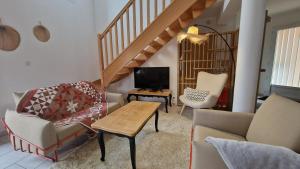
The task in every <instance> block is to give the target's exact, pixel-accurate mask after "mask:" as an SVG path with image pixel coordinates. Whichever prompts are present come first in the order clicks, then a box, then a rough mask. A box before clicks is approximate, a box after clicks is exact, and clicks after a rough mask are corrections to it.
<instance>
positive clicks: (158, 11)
mask: <svg viewBox="0 0 300 169" xmlns="http://www.w3.org/2000/svg"><path fill="white" fill-rule="evenodd" d="M153 1H154V2H153ZM153 1H150V0H130V1H129V2H128V3H127V4H126V5H125V7H124V8H123V9H122V10H121V12H120V13H119V14H118V15H117V16H116V18H115V19H114V20H113V21H112V22H111V24H110V25H109V26H108V27H107V28H106V30H105V31H104V32H103V33H101V34H98V47H99V54H100V73H101V80H98V81H97V84H101V86H102V87H104V88H106V87H108V86H109V85H110V84H111V83H114V82H117V81H119V80H121V79H123V78H124V77H126V76H128V75H129V74H130V73H131V72H132V71H133V68H135V67H139V66H141V65H142V64H143V63H145V62H146V61H147V60H148V59H149V58H150V57H151V56H153V55H154V54H155V53H156V52H158V51H159V50H160V49H161V48H162V47H163V46H164V45H165V44H166V43H167V42H168V41H170V40H171V39H172V38H173V37H175V36H176V35H177V33H179V32H180V31H181V30H182V29H183V28H186V27H187V26H188V24H189V23H190V22H191V21H192V20H193V19H195V18H197V17H199V16H200V15H201V14H202V13H203V11H204V10H205V9H206V8H208V7H210V6H211V5H212V4H213V3H214V2H215V0H170V2H169V3H167V1H166V0H153ZM151 2H152V3H154V4H150V3H151ZM137 6H138V7H137ZM145 9H146V10H145ZM137 12H139V16H137ZM151 17H152V20H151ZM137 20H138V21H137ZM144 22H145V24H144ZM124 23H126V24H124ZM137 27H139V28H138V29H137Z"/></svg>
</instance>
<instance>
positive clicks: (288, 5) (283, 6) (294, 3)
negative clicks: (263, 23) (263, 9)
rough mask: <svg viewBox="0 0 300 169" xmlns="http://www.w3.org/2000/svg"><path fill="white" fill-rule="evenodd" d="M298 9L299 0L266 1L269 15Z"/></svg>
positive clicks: (299, 5)
mask: <svg viewBox="0 0 300 169" xmlns="http://www.w3.org/2000/svg"><path fill="white" fill-rule="evenodd" d="M297 8H300V0H267V9H268V10H269V14H270V15H274V14H278V13H282V12H286V11H290V10H295V9H297Z"/></svg>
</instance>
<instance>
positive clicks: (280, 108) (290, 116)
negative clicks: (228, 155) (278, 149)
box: [246, 94, 300, 153]
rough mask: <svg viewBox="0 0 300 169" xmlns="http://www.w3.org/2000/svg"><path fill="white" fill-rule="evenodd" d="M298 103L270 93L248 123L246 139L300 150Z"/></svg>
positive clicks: (299, 111) (299, 107)
mask: <svg viewBox="0 0 300 169" xmlns="http://www.w3.org/2000/svg"><path fill="white" fill-rule="evenodd" d="M299 120H300V103H297V102H294V101H292V100H289V99H287V98H284V97H281V96H278V95H275V94H273V95H271V96H270V97H269V98H268V99H267V100H266V101H265V102H264V103H263V104H262V106H261V107H260V108H259V109H258V111H257V113H256V114H255V116H254V118H253V121H252V123H251V124H250V127H249V130H248V133H247V136H246V138H247V140H249V141H253V142H258V143H264V144H271V145H278V146H284V147H287V148H290V149H292V150H294V151H296V152H298V153H299V152H300V121H299Z"/></svg>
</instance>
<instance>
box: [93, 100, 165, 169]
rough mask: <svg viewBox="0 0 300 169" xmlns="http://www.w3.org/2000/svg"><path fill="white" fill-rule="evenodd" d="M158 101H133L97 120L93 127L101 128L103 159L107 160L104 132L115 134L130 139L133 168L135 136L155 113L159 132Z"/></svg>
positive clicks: (100, 142)
mask: <svg viewBox="0 0 300 169" xmlns="http://www.w3.org/2000/svg"><path fill="white" fill-rule="evenodd" d="M159 106H160V103H158V102H142V101H132V102H130V103H129V104H127V105H125V106H123V107H121V108H119V109H117V110H116V111H114V112H112V113H111V114H109V115H107V116H106V117H104V118H102V119H99V120H97V121H96V122H95V123H93V124H92V128H94V129H97V130H99V133H98V141H99V146H100V150H101V161H104V160H105V144H104V133H110V134H115V135H117V136H120V137H126V138H128V139H129V144H130V156H131V164H132V168H133V169H136V164H135V154H136V153H135V136H136V135H137V134H138V133H139V132H140V131H141V130H142V129H143V127H144V126H145V124H146V123H147V121H148V120H149V119H150V118H151V117H152V116H153V115H154V114H155V129H156V132H158V127H157V125H158V107H159Z"/></svg>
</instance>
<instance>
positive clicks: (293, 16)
mask: <svg viewBox="0 0 300 169" xmlns="http://www.w3.org/2000/svg"><path fill="white" fill-rule="evenodd" d="M299 16H300V9H297V10H292V11H288V12H284V13H280V14H276V15H273V16H271V22H270V23H268V24H267V29H266V35H265V43H264V51H263V57H262V68H263V69H266V72H263V73H261V76H260V83H259V94H261V95H269V94H270V84H271V77H272V68H273V60H274V51H275V43H276V34H277V30H279V29H284V28H289V27H295V26H300V18H299Z"/></svg>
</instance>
